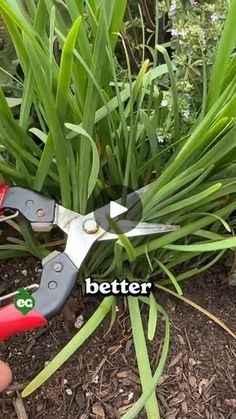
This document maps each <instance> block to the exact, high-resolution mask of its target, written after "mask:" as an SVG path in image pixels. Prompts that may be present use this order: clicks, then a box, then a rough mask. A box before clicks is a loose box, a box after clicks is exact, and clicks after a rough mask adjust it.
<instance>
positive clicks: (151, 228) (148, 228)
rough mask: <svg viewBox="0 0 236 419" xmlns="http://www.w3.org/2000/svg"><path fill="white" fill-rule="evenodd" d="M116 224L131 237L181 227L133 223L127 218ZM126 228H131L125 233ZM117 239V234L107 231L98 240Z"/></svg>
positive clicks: (149, 234)
mask: <svg viewBox="0 0 236 419" xmlns="http://www.w3.org/2000/svg"><path fill="white" fill-rule="evenodd" d="M116 224H117V227H118V228H119V229H120V230H121V231H123V232H124V233H122V234H124V235H125V236H126V237H130V238H132V237H141V236H151V235H153V234H161V233H168V232H171V231H176V230H179V229H180V226H178V225H169V224H152V223H145V222H140V223H139V224H136V223H132V221H126V220H121V221H118V222H117V223H116ZM132 224H133V226H134V228H133V230H132ZM126 229H127V230H129V231H127V233H125V230H126ZM117 239H118V235H117V234H115V233H110V232H109V231H107V232H106V233H105V234H104V235H103V236H102V237H100V238H99V239H98V240H99V241H104V240H117Z"/></svg>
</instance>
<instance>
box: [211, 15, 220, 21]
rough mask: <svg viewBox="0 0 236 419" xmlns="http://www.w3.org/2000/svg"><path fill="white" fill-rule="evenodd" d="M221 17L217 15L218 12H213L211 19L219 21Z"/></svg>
mask: <svg viewBox="0 0 236 419" xmlns="http://www.w3.org/2000/svg"><path fill="white" fill-rule="evenodd" d="M219 18H220V16H219V15H217V14H216V13H213V14H212V15H211V21H212V22H217V21H218V20H219Z"/></svg>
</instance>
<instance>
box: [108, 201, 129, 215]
mask: <svg viewBox="0 0 236 419" xmlns="http://www.w3.org/2000/svg"><path fill="white" fill-rule="evenodd" d="M127 211H128V208H126V207H123V205H120V204H117V203H116V202H114V201H111V203H110V218H116V217H118V216H119V215H121V214H124V213H125V212H127Z"/></svg>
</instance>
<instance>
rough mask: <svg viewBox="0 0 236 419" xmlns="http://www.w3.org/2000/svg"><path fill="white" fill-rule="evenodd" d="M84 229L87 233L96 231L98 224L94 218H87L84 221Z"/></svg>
mask: <svg viewBox="0 0 236 419" xmlns="http://www.w3.org/2000/svg"><path fill="white" fill-rule="evenodd" d="M83 227H84V231H85V232H86V233H88V234H94V233H96V232H97V231H98V228H99V227H98V225H97V223H96V221H95V220H87V221H85V222H84V225H83Z"/></svg>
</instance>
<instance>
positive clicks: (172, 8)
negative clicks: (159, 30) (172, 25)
mask: <svg viewBox="0 0 236 419" xmlns="http://www.w3.org/2000/svg"><path fill="white" fill-rule="evenodd" d="M176 9H177V5H176V1H172V3H171V5H170V12H172V13H173V12H175V11H176Z"/></svg>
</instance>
